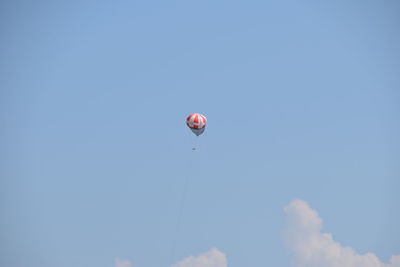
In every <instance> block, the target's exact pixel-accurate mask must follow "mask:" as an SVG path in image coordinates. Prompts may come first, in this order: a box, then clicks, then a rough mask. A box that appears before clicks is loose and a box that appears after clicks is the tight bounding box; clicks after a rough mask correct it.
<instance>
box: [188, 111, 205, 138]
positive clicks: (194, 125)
mask: <svg viewBox="0 0 400 267" xmlns="http://www.w3.org/2000/svg"><path fill="white" fill-rule="evenodd" d="M206 124H207V119H206V117H205V116H204V115H201V114H199V113H192V114H190V115H189V116H188V117H187V118H186V125H187V126H188V127H189V128H190V130H192V132H193V133H194V134H195V135H197V136H199V135H201V134H202V133H203V132H204V130H205V129H206Z"/></svg>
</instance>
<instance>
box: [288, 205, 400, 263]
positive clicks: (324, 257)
mask: <svg viewBox="0 0 400 267" xmlns="http://www.w3.org/2000/svg"><path fill="white" fill-rule="evenodd" d="M284 211H285V213H286V226H285V232H284V234H285V243H286V246H287V247H288V248H289V250H290V251H291V252H292V253H293V254H294V260H295V265H296V266H300V267H400V255H397V256H392V258H391V260H390V263H389V264H384V263H382V262H381V261H380V260H379V258H378V257H377V256H376V255H375V254H373V253H367V254H358V253H357V252H356V251H355V250H354V249H353V248H351V247H343V246H342V245H341V244H339V243H338V242H336V241H335V240H333V237H332V235H331V234H329V233H322V232H321V227H322V220H321V218H320V217H319V215H318V213H317V212H316V211H315V210H313V209H312V208H311V207H310V206H309V205H308V204H307V202H305V201H303V200H295V201H293V202H292V203H290V204H289V205H288V206H287V207H285V209H284Z"/></svg>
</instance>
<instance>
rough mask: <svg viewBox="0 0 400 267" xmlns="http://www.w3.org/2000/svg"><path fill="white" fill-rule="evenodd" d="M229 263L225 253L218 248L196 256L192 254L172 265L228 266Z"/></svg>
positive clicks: (192, 266)
mask: <svg viewBox="0 0 400 267" xmlns="http://www.w3.org/2000/svg"><path fill="white" fill-rule="evenodd" d="M227 266H228V263H227V260H226V256H225V254H224V253H222V252H221V251H219V250H218V249H216V248H213V249H211V250H210V251H208V252H206V253H203V254H200V255H198V256H196V257H194V256H190V257H187V258H186V259H183V260H182V261H180V262H178V263H176V264H174V265H172V266H171V267H227Z"/></svg>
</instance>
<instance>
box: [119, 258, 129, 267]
mask: <svg viewBox="0 0 400 267" xmlns="http://www.w3.org/2000/svg"><path fill="white" fill-rule="evenodd" d="M115 267H133V265H132V263H131V262H130V261H128V260H121V259H120V258H116V259H115Z"/></svg>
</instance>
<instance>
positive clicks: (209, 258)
mask: <svg viewBox="0 0 400 267" xmlns="http://www.w3.org/2000/svg"><path fill="white" fill-rule="evenodd" d="M114 266H115V267H133V264H132V263H131V262H130V261H129V260H122V259H120V258H116V259H115V264H114ZM227 266H228V263H227V259H226V256H225V254H224V253H222V252H221V251H220V250H218V249H217V248H212V249H211V250H209V251H207V252H205V253H203V254H200V255H198V256H189V257H187V258H185V259H183V260H181V261H179V262H177V263H175V264H174V265H172V266H171V267H227Z"/></svg>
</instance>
